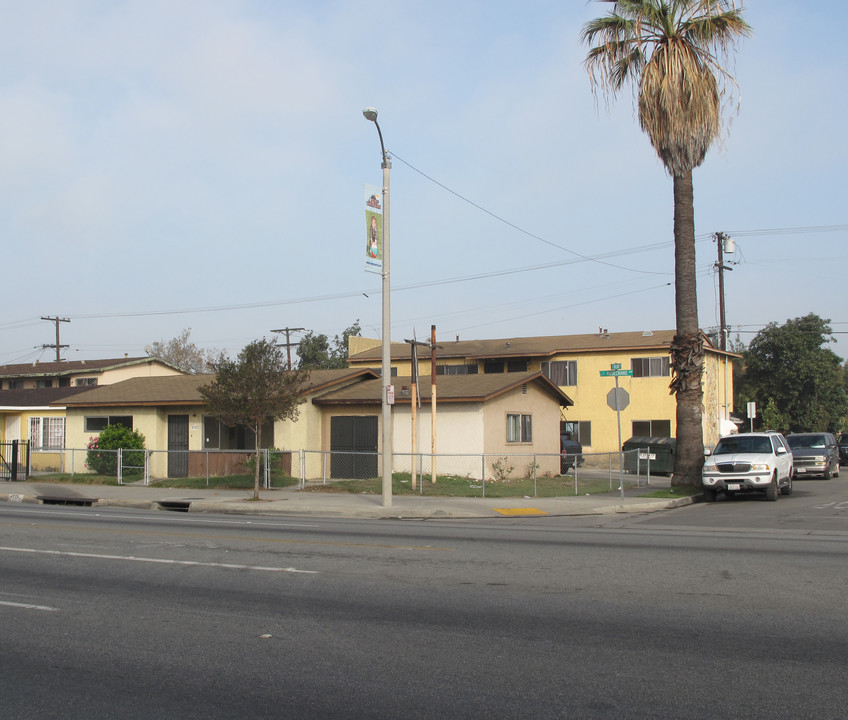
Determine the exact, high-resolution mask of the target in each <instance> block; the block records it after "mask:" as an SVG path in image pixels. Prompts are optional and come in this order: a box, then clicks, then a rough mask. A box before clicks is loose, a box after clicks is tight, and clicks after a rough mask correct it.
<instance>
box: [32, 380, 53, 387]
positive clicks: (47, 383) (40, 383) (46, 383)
mask: <svg viewBox="0 0 848 720" xmlns="http://www.w3.org/2000/svg"><path fill="white" fill-rule="evenodd" d="M35 387H37V388H49V387H53V380H51V379H50V378H41V379H39V380H36V381H35Z"/></svg>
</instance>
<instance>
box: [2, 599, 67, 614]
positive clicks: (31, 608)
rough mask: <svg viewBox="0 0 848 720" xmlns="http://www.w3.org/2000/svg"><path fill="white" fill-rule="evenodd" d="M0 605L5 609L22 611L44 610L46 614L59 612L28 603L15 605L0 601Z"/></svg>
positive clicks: (57, 609)
mask: <svg viewBox="0 0 848 720" xmlns="http://www.w3.org/2000/svg"><path fill="white" fill-rule="evenodd" d="M0 605H5V606H6V607H15V608H22V609H24V610H44V611H46V612H59V608H54V607H50V606H49V605H31V604H30V603H16V602H8V601H6V600H0Z"/></svg>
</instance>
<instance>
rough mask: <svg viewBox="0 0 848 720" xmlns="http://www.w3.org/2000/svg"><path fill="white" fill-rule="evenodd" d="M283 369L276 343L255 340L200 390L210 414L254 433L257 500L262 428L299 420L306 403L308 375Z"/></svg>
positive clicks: (219, 367) (221, 365)
mask: <svg viewBox="0 0 848 720" xmlns="http://www.w3.org/2000/svg"><path fill="white" fill-rule="evenodd" d="M284 368H285V362H284V358H283V353H282V350H281V349H280V348H279V347H278V346H277V345H276V344H275V343H274V341H273V340H265V339H262V340H254V341H253V342H252V343H250V344H249V345H247V346H245V347H244V349H242V351H241V352H240V353H239V354H238V357H237V358H236V359H235V360H230V359H229V358H223V359H222V360H221V361H220V362H218V363H217V365H216V370H217V376H216V377H215V380H213V381H212V382H211V383H209V384H208V385H201V386H200V387H198V388H197V389H198V391H199V392H200V394H201V395H202V396H203V399H204V400H205V401H206V406H207V408H208V410H209V413H210V414H212V415H214V416H216V417H217V418H219V419H220V420H221V421H222V422H223V423H225V424H226V425H229V426H237V425H243V426H245V427H247V428H250V430H252V431H253V434H254V437H255V438H256V455H255V463H254V477H253V497H254V498H255V499H259V468H260V465H261V463H260V460H259V451H260V445H261V444H262V426H263V425H264V424H265V423H266V422H274V421H276V420H284V419H289V420H293V421H294V420H297V413H298V410H297V408H298V406H299V405H300V403H302V402H303V398H302V397H301V393H302V391H303V389H304V384H305V382H306V379H307V377H308V373H307V372H306V371H304V370H285V369H284Z"/></svg>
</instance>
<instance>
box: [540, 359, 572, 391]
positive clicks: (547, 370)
mask: <svg viewBox="0 0 848 720" xmlns="http://www.w3.org/2000/svg"><path fill="white" fill-rule="evenodd" d="M542 374H543V375H544V376H545V377H546V378H548V380H550V381H551V382H552V383H553V384H554V385H559V386H565V385H577V361H576V360H553V361H551V362H543V363H542Z"/></svg>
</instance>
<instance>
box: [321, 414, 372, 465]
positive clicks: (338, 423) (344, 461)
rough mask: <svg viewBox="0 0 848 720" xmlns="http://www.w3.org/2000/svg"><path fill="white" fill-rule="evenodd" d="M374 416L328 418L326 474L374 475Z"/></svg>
mask: <svg viewBox="0 0 848 720" xmlns="http://www.w3.org/2000/svg"><path fill="white" fill-rule="evenodd" d="M377 437H378V433H377V417H376V416H366V417H355V416H338V417H333V418H330V451H331V453H330V454H331V460H330V477H331V478H339V479H341V478H345V479H353V478H359V479H361V478H373V477H377V458H378V448H377Z"/></svg>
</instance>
